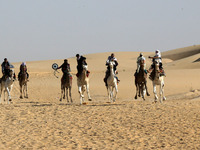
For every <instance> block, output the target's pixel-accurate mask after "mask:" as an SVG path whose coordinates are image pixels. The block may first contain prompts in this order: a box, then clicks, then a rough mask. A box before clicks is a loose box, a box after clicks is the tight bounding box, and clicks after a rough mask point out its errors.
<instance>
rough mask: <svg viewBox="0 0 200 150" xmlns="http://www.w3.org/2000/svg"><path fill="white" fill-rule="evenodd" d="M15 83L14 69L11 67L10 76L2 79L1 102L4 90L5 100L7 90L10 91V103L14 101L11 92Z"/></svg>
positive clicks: (0, 86)
mask: <svg viewBox="0 0 200 150" xmlns="http://www.w3.org/2000/svg"><path fill="white" fill-rule="evenodd" d="M13 83H14V69H11V70H10V72H9V77H6V79H5V80H2V79H1V80H0V103H1V94H2V91H3V90H4V101H5V92H6V91H7V93H8V98H7V100H8V101H7V102H8V104H9V103H10V102H11V101H12V99H11V94H10V93H11V90H12V86H13Z"/></svg>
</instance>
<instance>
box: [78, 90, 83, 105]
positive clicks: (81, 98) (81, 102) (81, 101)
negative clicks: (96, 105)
mask: <svg viewBox="0 0 200 150" xmlns="http://www.w3.org/2000/svg"><path fill="white" fill-rule="evenodd" d="M81 88H82V87H81V86H78V92H79V94H80V104H81V105H82V104H83V97H84V96H83V94H82V89H81Z"/></svg>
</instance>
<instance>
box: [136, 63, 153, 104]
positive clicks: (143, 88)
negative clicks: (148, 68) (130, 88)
mask: <svg viewBox="0 0 200 150" xmlns="http://www.w3.org/2000/svg"><path fill="white" fill-rule="evenodd" d="M146 83H147V74H146V73H145V70H144V61H143V60H141V61H140V70H139V73H137V71H136V72H135V86H136V94H135V99H137V95H138V96H139V97H140V96H141V95H142V98H143V100H145V98H144V96H145V94H146V93H147V96H150V94H149V92H148V89H147V85H146Z"/></svg>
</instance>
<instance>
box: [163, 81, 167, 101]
mask: <svg viewBox="0 0 200 150" xmlns="http://www.w3.org/2000/svg"><path fill="white" fill-rule="evenodd" d="M164 86H165V84H164V83H163V84H162V98H163V101H165V100H166V97H165V95H164Z"/></svg>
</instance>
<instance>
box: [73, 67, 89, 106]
mask: <svg viewBox="0 0 200 150" xmlns="http://www.w3.org/2000/svg"><path fill="white" fill-rule="evenodd" d="M82 67H83V71H82V73H81V74H80V75H79V76H78V77H77V85H78V92H79V94H80V104H83V102H84V92H85V90H86V91H87V95H88V100H89V101H91V100H92V99H91V97H90V91H89V78H88V77H87V67H88V66H87V65H82Z"/></svg>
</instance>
